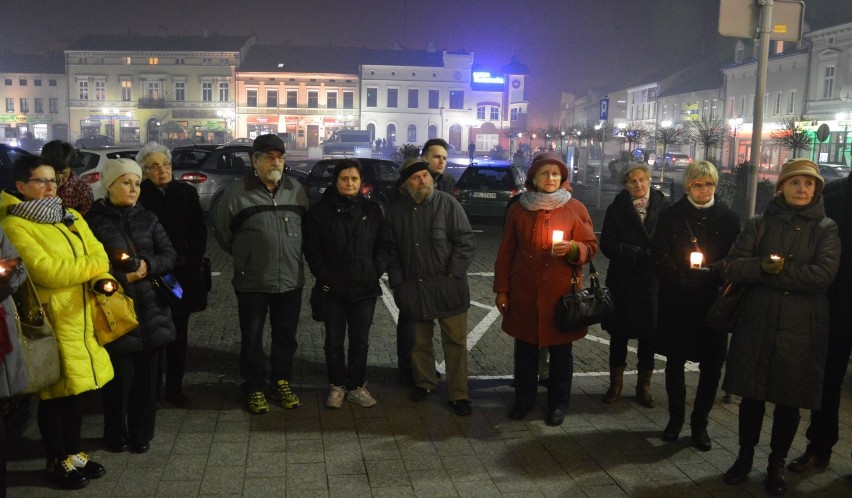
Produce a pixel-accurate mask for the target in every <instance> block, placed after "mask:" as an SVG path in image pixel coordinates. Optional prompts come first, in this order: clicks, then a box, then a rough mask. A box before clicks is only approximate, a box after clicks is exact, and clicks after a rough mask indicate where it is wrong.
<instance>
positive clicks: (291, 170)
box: [286, 159, 317, 184]
mask: <svg viewBox="0 0 852 498" xmlns="http://www.w3.org/2000/svg"><path fill="white" fill-rule="evenodd" d="M316 163H317V160H316V159H299V160H295V161H290V160H288V161H287V163H286V172H287V176H289V177H292V178H295V179H296V180H299V182H300V183H303V184H304V183H305V178H307V177H308V175H309V174H310V173H311V170H312V169H314V165H316Z"/></svg>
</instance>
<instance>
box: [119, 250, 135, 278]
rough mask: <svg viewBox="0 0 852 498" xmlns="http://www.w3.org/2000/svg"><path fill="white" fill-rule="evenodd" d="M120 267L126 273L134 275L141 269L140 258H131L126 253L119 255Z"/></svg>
mask: <svg viewBox="0 0 852 498" xmlns="http://www.w3.org/2000/svg"><path fill="white" fill-rule="evenodd" d="M118 260H119V265H118V267H119V268H120V269H121V270H122V271H123V272H125V273H133V272H135V271H136V270H138V269H139V258H137V257H136V256H131V255H129V254H127V253H126V252H123V253H121V254H119V255H118Z"/></svg>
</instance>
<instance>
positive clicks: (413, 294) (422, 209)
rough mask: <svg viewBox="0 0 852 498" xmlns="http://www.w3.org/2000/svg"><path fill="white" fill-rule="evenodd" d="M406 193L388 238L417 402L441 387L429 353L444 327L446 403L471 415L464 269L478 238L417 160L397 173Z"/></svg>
mask: <svg viewBox="0 0 852 498" xmlns="http://www.w3.org/2000/svg"><path fill="white" fill-rule="evenodd" d="M399 184H400V186H401V187H402V188H401V190H402V193H401V195H400V197H399V199H397V200H396V201H394V202H393V203H391V205H390V208H389V210H388V218H387V220H386V221H387V224H386V228H387V231H386V233H385V237H386V238H387V239H388V240H387V242H388V245H389V247H390V248H391V253H392V257H391V262H390V265H389V268H388V277H389V283H390V286H391V288H392V289H393V290H394V299H395V301H396V303H397V306H399V308H400V314H401V315H405V316H408V317H411V318H412V319H413V320H414V324H415V325H414V347H413V349H412V352H411V360H412V367H413V370H414V372H413V373H414V383H415V387H414V390H413V392H412V394H411V399H412V400H413V401H423V400H425V399H426V398H427V397H428V395H429V394H430V393H431V392H432V391H433V390H434V389H435V387H436V386H437V385H438V378H437V375H436V373H435V353H434V351H433V348H432V335H433V327H434V321H435V320H437V321H438V325H439V326H440V327H441V344H442V346H443V349H444V358H445V361H446V368H447V398H448V399H449V402H450V406H451V407H452V409H453V412H454V413H455V414H456V415H459V416H467V415H470V413H471V408H470V401H469V399H468V388H467V310H468V308H469V307H470V290H469V288H468V281H467V270H468V267H469V266H470V263H471V261H473V256H474V253H475V250H476V239H475V237H474V234H473V230H472V229H471V227H470V223H469V222H468V220H467V216H466V215H465V213H464V210H463V209H462V207H461V204H459V203H458V202H457V201H456V200H455V199H454V198H453V197H452V196H451V195H449V194H446V193H444V192H440V191H438V190H436V189H435V187H434V184H433V180H432V175H431V173H430V171H429V165H428V164H427V163H426V162H418V163H414V164H412V165H410V166H409V167H408V168H405V169H403V170H402V171H401V173H400V180H399Z"/></svg>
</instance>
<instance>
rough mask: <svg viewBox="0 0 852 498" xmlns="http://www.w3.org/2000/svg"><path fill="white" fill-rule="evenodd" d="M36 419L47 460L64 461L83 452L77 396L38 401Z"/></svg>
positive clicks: (81, 422)
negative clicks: (69, 456)
mask: <svg viewBox="0 0 852 498" xmlns="http://www.w3.org/2000/svg"><path fill="white" fill-rule="evenodd" d="M109 384H111V382H110V383H107V385H109ZM36 418H37V420H38V430H39V432H41V442H42V444H43V445H44V452H45V454H46V455H47V458H48V460H54V459H57V458H58V459H61V460H64V459H65V458H67V457H68V455H74V454H77V453H79V452H81V451H83V449H82V443H81V440H80V431H81V430H82V427H83V412H82V411H81V409H80V397H79V396H65V397H62V398H53V399H42V400H39V402H38V412H37V415H36Z"/></svg>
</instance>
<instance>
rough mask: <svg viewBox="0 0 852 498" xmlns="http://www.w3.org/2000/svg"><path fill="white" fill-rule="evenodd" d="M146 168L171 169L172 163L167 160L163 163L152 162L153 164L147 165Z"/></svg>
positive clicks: (154, 169)
mask: <svg viewBox="0 0 852 498" xmlns="http://www.w3.org/2000/svg"><path fill="white" fill-rule="evenodd" d="M148 169H149V170H153V171H156V170H161V169H172V163H170V162H168V161H166V162H164V163H163V164H158V163H154V164H152V165H150V166H148Z"/></svg>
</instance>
